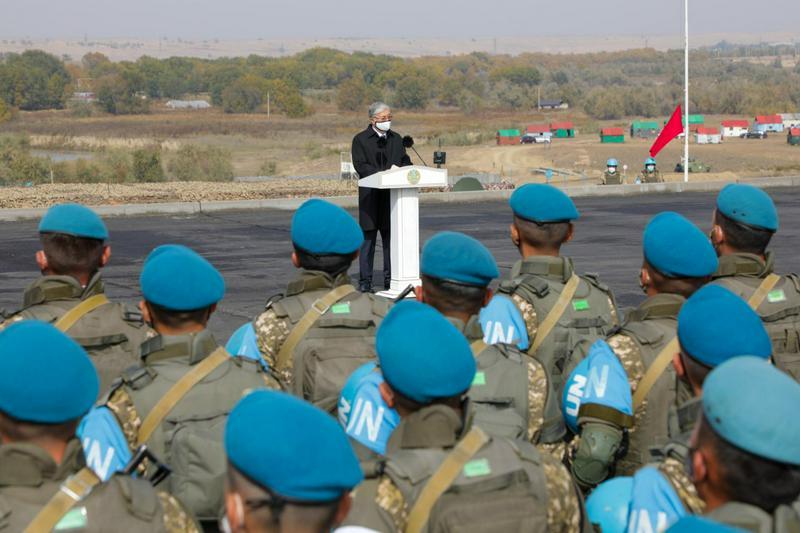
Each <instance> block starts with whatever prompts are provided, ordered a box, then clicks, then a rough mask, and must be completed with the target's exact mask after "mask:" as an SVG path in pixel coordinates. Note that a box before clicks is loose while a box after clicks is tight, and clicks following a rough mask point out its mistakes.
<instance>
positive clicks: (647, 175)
mask: <svg viewBox="0 0 800 533" xmlns="http://www.w3.org/2000/svg"><path fill="white" fill-rule="evenodd" d="M639 179H640V180H641V182H642V183H664V178H663V177H662V176H661V171H660V170H654V171H652V172H650V171H648V170H647V169H644V170H642V172H641V174H639Z"/></svg>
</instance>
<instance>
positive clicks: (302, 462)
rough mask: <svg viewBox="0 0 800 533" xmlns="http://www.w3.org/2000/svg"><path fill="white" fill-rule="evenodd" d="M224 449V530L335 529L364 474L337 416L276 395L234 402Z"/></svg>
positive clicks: (269, 393)
mask: <svg viewBox="0 0 800 533" xmlns="http://www.w3.org/2000/svg"><path fill="white" fill-rule="evenodd" d="M256 428H257V430H256V431H254V429H256ZM225 453H226V454H227V456H228V475H227V478H226V483H225V511H226V519H227V521H228V525H229V531H304V532H308V533H326V532H329V531H332V530H333V529H334V528H335V527H337V526H338V525H339V524H341V523H342V522H343V521H344V519H345V516H346V515H347V513H348V512H349V510H350V506H351V504H352V499H351V496H350V491H352V490H353V489H354V488H355V487H356V486H357V485H358V484H359V483H361V481H362V480H363V479H364V476H363V474H362V473H361V468H360V466H359V464H358V460H357V459H356V457H355V455H354V454H353V450H352V449H351V448H350V444H349V442H348V441H347V437H345V435H344V432H342V430H341V428H339V427H338V425H337V424H336V421H335V420H334V419H333V418H331V417H330V416H329V415H328V414H327V413H325V412H324V411H322V410H321V409H318V408H317V407H314V406H313V405H311V404H309V403H307V402H305V401H303V400H300V399H298V398H295V397H293V396H289V395H288V394H284V393H280V392H272V391H257V392H253V393H251V394H248V395H247V396H245V397H244V398H243V399H242V400H241V401H240V402H239V403H238V404H237V405H236V407H234V409H233V411H231V414H230V417H228V423H227V424H226V426H225Z"/></svg>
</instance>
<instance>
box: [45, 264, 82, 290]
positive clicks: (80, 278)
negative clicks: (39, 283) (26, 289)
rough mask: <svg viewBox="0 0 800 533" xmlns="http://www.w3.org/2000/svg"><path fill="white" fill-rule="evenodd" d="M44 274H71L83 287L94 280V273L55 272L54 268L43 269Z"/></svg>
mask: <svg viewBox="0 0 800 533" xmlns="http://www.w3.org/2000/svg"><path fill="white" fill-rule="evenodd" d="M42 275H43V276H69V277H71V278H73V279H74V280H75V281H77V282H78V283H80V285H81V287H86V286H87V285H88V284H89V282H90V281H91V280H92V277H93V276H94V273H91V274H75V273H70V274H61V273H58V272H54V271H53V270H52V269H49V268H48V269H45V270H42Z"/></svg>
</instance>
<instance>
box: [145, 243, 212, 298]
mask: <svg viewBox="0 0 800 533" xmlns="http://www.w3.org/2000/svg"><path fill="white" fill-rule="evenodd" d="M139 283H140V284H141V286H142V296H144V299H145V300H147V301H148V302H151V303H154V304H156V305H160V306H161V307H165V308H167V309H171V310H173V311H193V310H195V309H203V308H204V307H209V306H210V305H213V304H215V303H217V302H218V301H220V300H222V297H223V296H224V295H225V280H224V279H222V275H221V274H220V273H219V272H218V271H217V269H216V268H214V266H213V265H212V264H211V263H209V262H208V261H206V260H205V259H203V258H202V257H200V255H198V254H197V252H195V251H194V250H191V249H189V248H187V247H186V246H181V245H178V244H165V245H163V246H159V247H158V248H156V249H155V250H153V251H152V252H150V255H148V256H147V259H146V260H145V262H144V267H142V274H141V276H139Z"/></svg>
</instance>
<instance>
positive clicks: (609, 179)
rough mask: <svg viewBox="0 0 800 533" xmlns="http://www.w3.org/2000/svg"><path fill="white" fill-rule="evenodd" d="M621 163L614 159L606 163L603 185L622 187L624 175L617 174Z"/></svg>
mask: <svg viewBox="0 0 800 533" xmlns="http://www.w3.org/2000/svg"><path fill="white" fill-rule="evenodd" d="M618 166H619V163H618V162H617V160H616V159H614V158H613V157H612V158H611V159H609V160H608V161H607V162H606V171H605V172H603V185H622V184H623V183H624V181H623V179H622V175H621V174H620V173H619V172H617V167H618Z"/></svg>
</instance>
